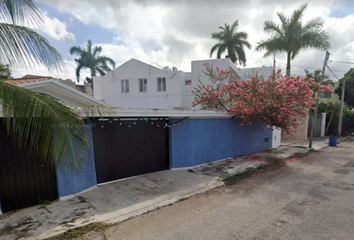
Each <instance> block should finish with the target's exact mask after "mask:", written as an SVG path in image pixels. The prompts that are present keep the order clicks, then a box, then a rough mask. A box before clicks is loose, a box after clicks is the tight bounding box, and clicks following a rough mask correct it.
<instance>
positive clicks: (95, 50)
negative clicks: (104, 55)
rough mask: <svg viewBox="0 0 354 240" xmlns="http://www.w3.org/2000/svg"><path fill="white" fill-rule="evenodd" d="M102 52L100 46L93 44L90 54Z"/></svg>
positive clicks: (94, 54) (94, 55)
mask: <svg viewBox="0 0 354 240" xmlns="http://www.w3.org/2000/svg"><path fill="white" fill-rule="evenodd" d="M101 52H102V47H101V46H95V47H94V48H93V52H92V56H93V57H96V56H97V54H100V53H101Z"/></svg>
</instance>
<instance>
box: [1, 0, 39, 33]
mask: <svg viewBox="0 0 354 240" xmlns="http://www.w3.org/2000/svg"><path fill="white" fill-rule="evenodd" d="M0 15H1V18H2V20H5V21H3V22H7V23H13V24H16V25H22V26H27V27H28V26H39V27H41V26H43V22H44V19H43V16H42V14H41V11H40V10H39V8H38V7H37V6H36V4H34V2H33V1H32V0H1V1H0Z"/></svg>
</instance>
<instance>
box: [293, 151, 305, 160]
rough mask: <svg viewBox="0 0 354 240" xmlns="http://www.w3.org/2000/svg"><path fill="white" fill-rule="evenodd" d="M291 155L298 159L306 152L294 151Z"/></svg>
mask: <svg viewBox="0 0 354 240" xmlns="http://www.w3.org/2000/svg"><path fill="white" fill-rule="evenodd" d="M293 157H294V158H297V159H300V158H303V157H306V153H303V152H296V153H295V154H294V156H293Z"/></svg>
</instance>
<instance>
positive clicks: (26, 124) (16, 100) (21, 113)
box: [0, 0, 89, 167]
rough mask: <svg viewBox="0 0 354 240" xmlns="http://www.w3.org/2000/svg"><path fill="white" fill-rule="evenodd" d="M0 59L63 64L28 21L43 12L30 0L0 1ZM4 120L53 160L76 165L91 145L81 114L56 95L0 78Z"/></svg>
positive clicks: (23, 141) (15, 135)
mask: <svg viewBox="0 0 354 240" xmlns="http://www.w3.org/2000/svg"><path fill="white" fill-rule="evenodd" d="M0 9H1V11H0V19H1V20H0V42H1V44H0V51H1V54H0V61H1V62H7V63H10V64H11V65H12V66H31V67H35V66H38V64H40V65H45V66H47V67H48V68H51V69H60V68H61V67H62V66H63V61H62V56H61V55H60V53H59V52H58V51H57V50H56V49H55V48H54V47H53V46H51V45H50V43H49V42H48V41H47V40H46V39H45V38H43V37H42V36H41V35H39V34H38V33H36V32H35V31H33V30H32V29H30V28H28V27H26V26H28V25H30V26H33V25H34V24H39V25H41V24H42V23H43V22H42V21H43V17H42V15H41V12H40V10H39V9H38V7H37V6H36V5H35V4H34V2H33V1H32V0H2V1H0ZM0 105H1V106H2V113H3V116H4V119H3V122H4V124H5V126H6V128H7V132H8V133H9V135H10V137H11V138H12V139H13V140H14V141H15V142H16V143H17V144H18V145H19V146H22V147H28V148H29V149H31V150H32V151H35V152H36V153H37V154H38V155H39V156H40V157H41V159H42V160H43V161H44V162H47V163H49V164H51V165H58V164H62V163H66V164H68V165H69V166H74V167H75V166H78V164H79V163H80V162H81V161H82V160H83V159H84V156H85V154H86V153H87V151H88V149H89V145H88V135H87V134H88V128H87V126H86V125H85V124H84V122H83V120H82V119H81V118H80V117H79V116H78V115H77V114H76V113H75V112H74V111H73V110H72V109H71V108H69V107H67V106H65V105H63V104H62V103H61V102H60V101H58V100H57V99H55V98H53V97H51V96H49V95H46V94H43V93H37V92H34V91H31V90H29V89H25V88H22V87H18V86H15V85H11V84H9V83H6V82H4V81H0Z"/></svg>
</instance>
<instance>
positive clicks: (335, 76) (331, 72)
mask: <svg viewBox="0 0 354 240" xmlns="http://www.w3.org/2000/svg"><path fill="white" fill-rule="evenodd" d="M327 68H328V70H329V71H330V72H331V73H332V74H333V76H334V77H335V78H337V80H338V81H340V80H339V78H338V77H337V76H336V75H335V74H334V72H333V71H332V69H331V68H330V67H329V66H328V64H327Z"/></svg>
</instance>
